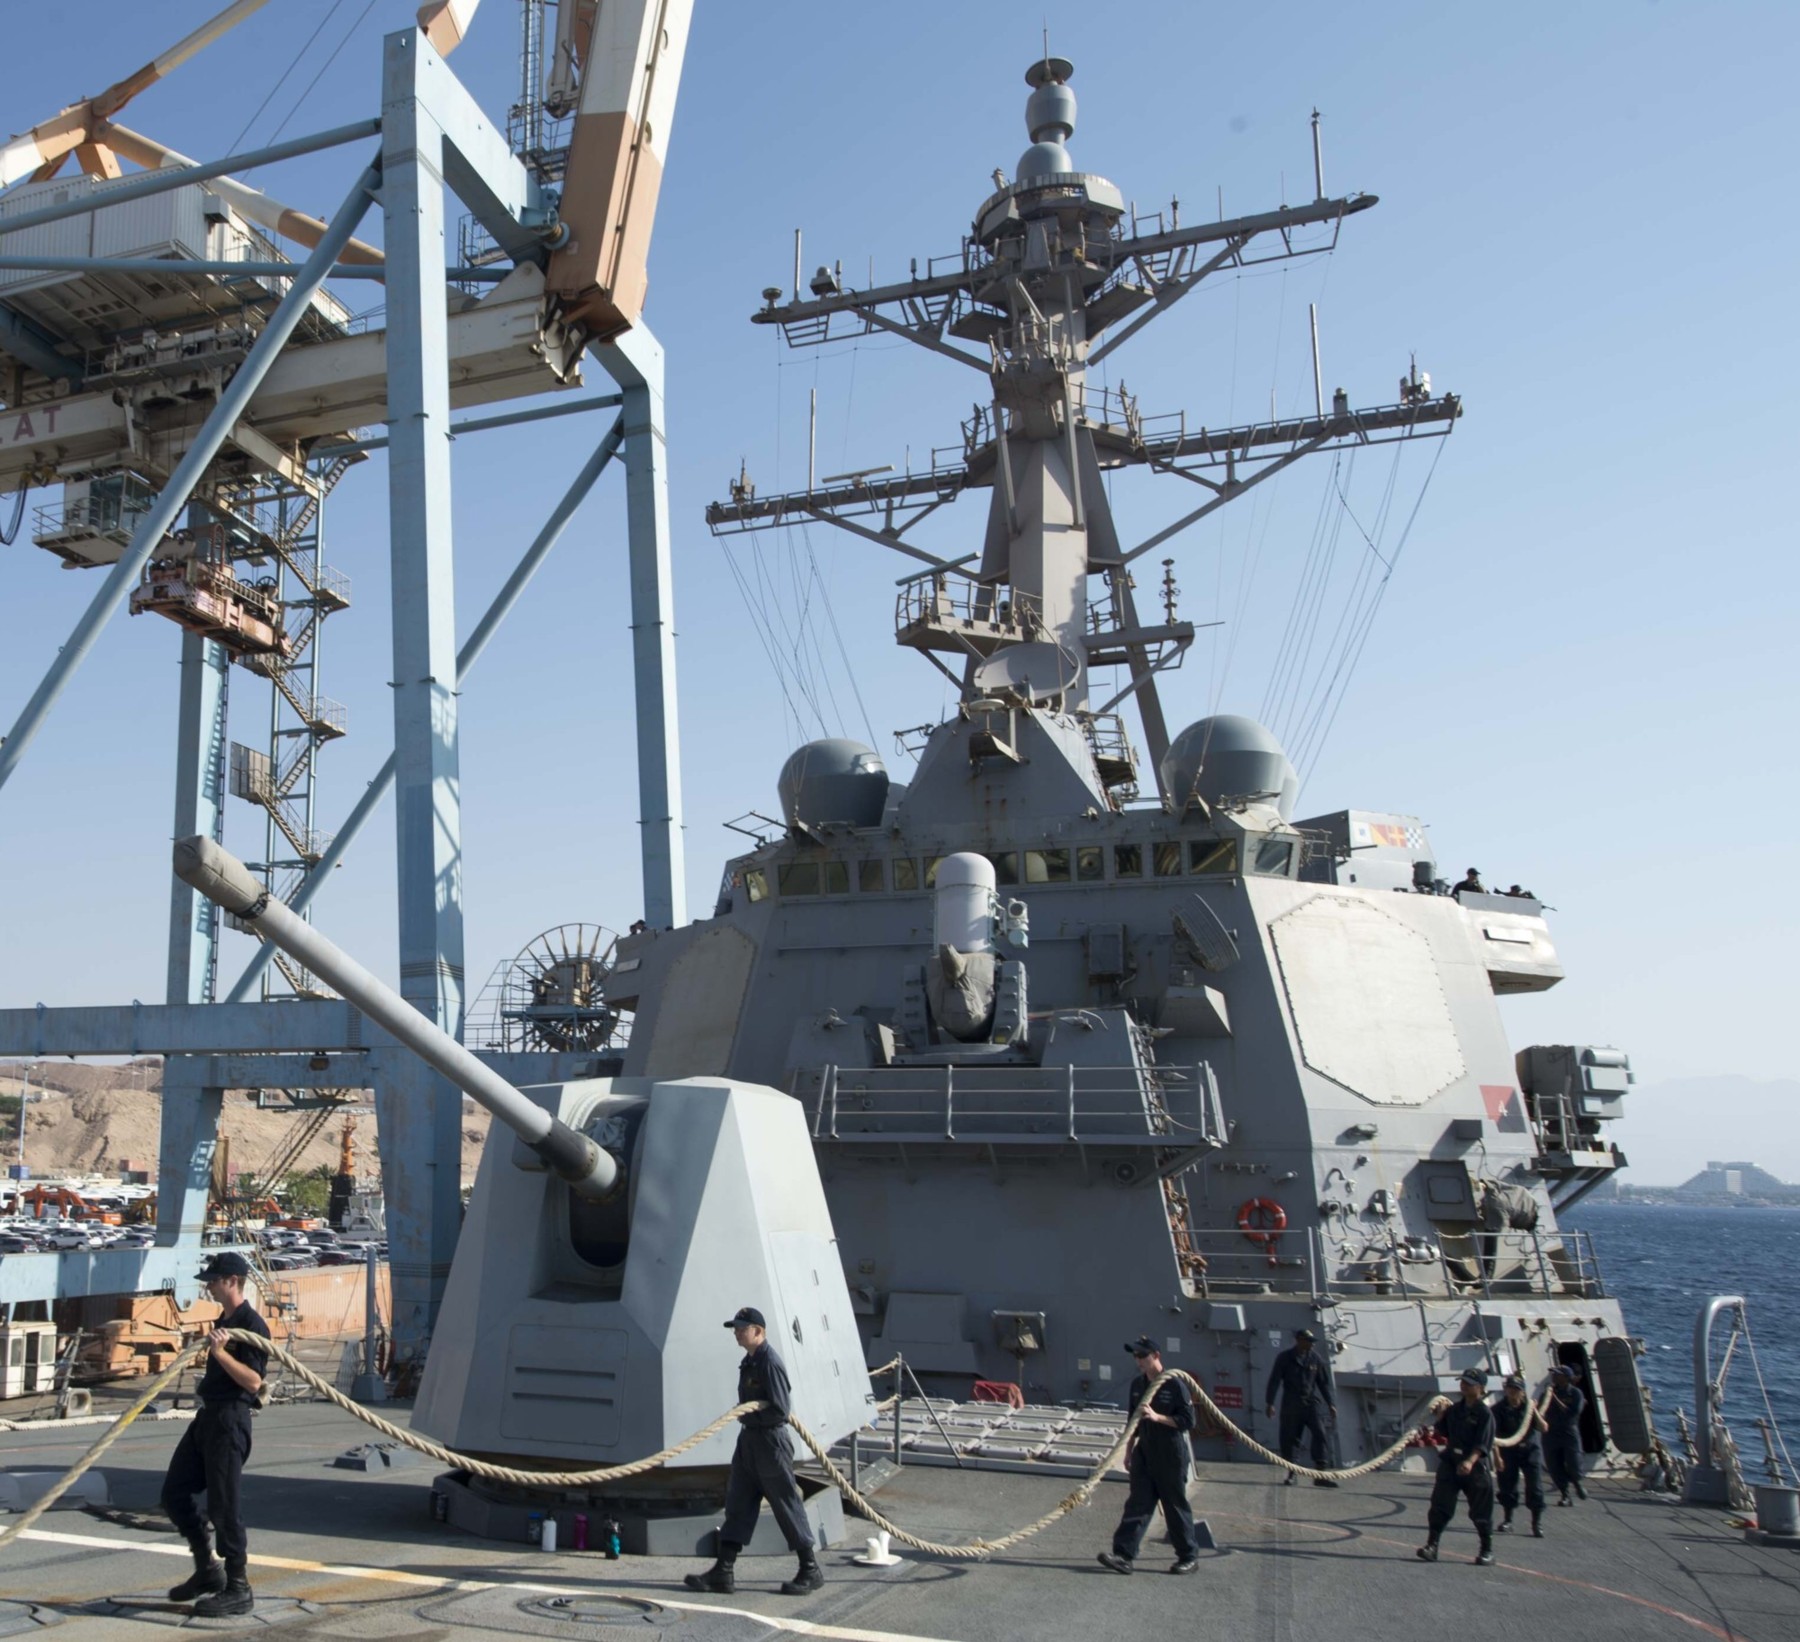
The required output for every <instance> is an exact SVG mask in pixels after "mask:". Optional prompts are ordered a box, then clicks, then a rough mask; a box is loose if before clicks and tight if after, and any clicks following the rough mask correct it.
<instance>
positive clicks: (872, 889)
mask: <svg viewBox="0 0 1800 1642" xmlns="http://www.w3.org/2000/svg"><path fill="white" fill-rule="evenodd" d="M856 887H857V888H858V889H859V890H861V891H862V892H863V894H864V895H878V894H880V892H881V891H882V890H884V889H886V888H887V871H886V868H885V865H884V863H882V862H880V861H858V862H857V863H856Z"/></svg>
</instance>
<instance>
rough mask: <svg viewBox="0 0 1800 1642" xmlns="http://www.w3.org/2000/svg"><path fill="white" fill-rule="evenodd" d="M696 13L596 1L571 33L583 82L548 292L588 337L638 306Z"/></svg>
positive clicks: (681, 3) (603, 333)
mask: <svg viewBox="0 0 1800 1642" xmlns="http://www.w3.org/2000/svg"><path fill="white" fill-rule="evenodd" d="M586 9H587V8H586V7H585V6H583V7H581V8H580V10H581V12H582V13H585V12H586ZM693 10H694V7H693V0H599V3H598V4H597V5H595V6H594V7H593V11H592V19H593V20H592V24H591V27H590V28H589V30H588V32H587V34H586V36H585V43H582V42H583V37H582V36H581V34H580V32H579V29H577V31H576V41H577V47H576V54H577V56H578V57H579V60H580V63H579V66H580V76H581V79H580V88H579V92H578V94H577V100H576V104H575V122H574V127H573V130H572V131H571V133H570V137H569V159H568V167H567V170H566V172H565V174H564V181H563V197H562V205H561V207H560V211H561V216H562V220H563V224H564V226H565V227H566V228H567V230H568V237H567V239H566V240H565V241H564V243H563V244H562V245H561V247H560V248H559V249H557V250H556V251H555V252H553V253H552V255H551V258H550V266H549V268H548V269H547V270H546V274H545V291H546V295H547V296H548V297H549V298H550V299H551V301H552V302H554V303H555V304H556V305H557V307H558V308H559V309H560V311H561V315H562V318H563V320H564V322H565V323H566V324H568V325H569V326H571V327H579V328H581V329H583V330H585V331H586V332H587V334H588V335H589V337H591V338H594V339H599V340H604V339H605V338H607V337H609V336H616V335H617V334H618V333H619V332H620V331H624V330H629V329H630V328H631V326H632V325H633V324H635V323H636V321H637V319H638V316H639V315H640V314H641V313H642V312H643V307H644V294H645V291H646V289H647V287H648V285H649V273H648V268H647V259H648V255H649V250H650V231H651V228H652V227H653V226H654V224H655V221H656V198H657V194H658V193H659V192H660V190H661V188H662V174H663V164H664V160H665V157H666V155H667V152H668V143H669V129H670V126H671V125H672V124H673V123H674V117H675V96H676V92H677V91H678V90H679V88H680V84H681V63H682V57H683V55H684V54H685V52H686V50H687V36H688V25H689V23H690V21H691V19H692V17H693ZM558 43H559V46H560V45H561V44H562V41H561V40H560V38H559V42H558ZM562 55H563V54H562V52H561V51H559V52H558V57H559V59H560V58H561V57H562ZM560 69H562V65H561V63H560V61H559V63H558V64H556V65H553V67H552V74H553V75H555V74H556V73H557V72H559V70H560ZM563 71H565V72H566V70H563Z"/></svg>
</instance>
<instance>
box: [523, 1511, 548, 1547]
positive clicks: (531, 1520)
mask: <svg viewBox="0 0 1800 1642" xmlns="http://www.w3.org/2000/svg"><path fill="white" fill-rule="evenodd" d="M543 1537H544V1513H543V1512H542V1511H533V1512H532V1513H531V1515H530V1516H528V1517H526V1519H525V1542H526V1543H527V1544H528V1545H537V1544H540V1543H541V1542H542V1540H543Z"/></svg>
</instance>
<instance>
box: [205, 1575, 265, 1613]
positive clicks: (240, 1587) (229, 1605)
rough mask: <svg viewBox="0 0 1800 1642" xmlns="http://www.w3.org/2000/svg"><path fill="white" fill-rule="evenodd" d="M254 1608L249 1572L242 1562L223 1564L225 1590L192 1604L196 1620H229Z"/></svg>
mask: <svg viewBox="0 0 1800 1642" xmlns="http://www.w3.org/2000/svg"><path fill="white" fill-rule="evenodd" d="M255 1607H256V1598H255V1597H254V1596H252V1595H251V1594H250V1570H249V1569H248V1567H246V1566H245V1564H243V1563H242V1562H228V1563H226V1564H225V1588H224V1590H222V1591H218V1592H216V1593H214V1594H213V1595H212V1596H207V1597H202V1598H201V1599H200V1600H199V1601H198V1602H196V1603H195V1604H194V1617H195V1618H196V1619H229V1618H232V1617H233V1616H234V1615H237V1614H247V1613H250V1612H252V1611H253V1610H254V1609H255Z"/></svg>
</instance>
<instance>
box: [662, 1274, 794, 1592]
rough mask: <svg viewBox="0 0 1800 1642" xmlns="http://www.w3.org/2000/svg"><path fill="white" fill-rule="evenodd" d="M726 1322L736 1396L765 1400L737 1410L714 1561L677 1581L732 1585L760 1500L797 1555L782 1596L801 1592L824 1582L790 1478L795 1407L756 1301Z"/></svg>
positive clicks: (693, 1587)
mask: <svg viewBox="0 0 1800 1642" xmlns="http://www.w3.org/2000/svg"><path fill="white" fill-rule="evenodd" d="M725 1326H726V1327H727V1328H728V1329H730V1330H731V1331H732V1333H733V1334H734V1335H735V1336H736V1338H737V1343H738V1345H739V1346H740V1347H741V1348H742V1349H743V1353H744V1359H743V1361H742V1362H740V1363H739V1364H738V1387H737V1400H738V1401H739V1402H741V1403H749V1402H761V1403H766V1404H767V1405H768V1406H767V1407H765V1408H760V1409H757V1410H755V1411H754V1412H752V1413H749V1414H740V1415H739V1416H738V1425H739V1427H740V1428H741V1429H740V1430H739V1431H738V1440H737V1448H736V1450H735V1451H734V1452H733V1453H732V1456H731V1475H730V1477H729V1478H728V1479H727V1480H726V1483H725V1520H724V1522H723V1523H721V1524H720V1526H719V1556H718V1560H717V1561H716V1562H714V1563H713V1565H712V1566H711V1567H710V1568H708V1569H707V1570H706V1571H705V1572H704V1573H699V1574H689V1575H688V1576H687V1577H686V1578H685V1579H684V1580H683V1581H682V1583H683V1584H684V1585H686V1586H687V1588H688V1589H689V1590H690V1591H718V1592H720V1593H722V1594H725V1595H729V1594H730V1593H731V1592H733V1591H735V1590H736V1589H737V1559H738V1552H739V1551H741V1550H742V1549H743V1548H744V1547H745V1546H746V1545H748V1544H749V1543H750V1536H751V1535H752V1534H753V1533H755V1532H756V1518H757V1514H758V1512H760V1511H761V1510H762V1502H763V1501H764V1500H765V1499H766V1500H767V1501H768V1502H769V1510H770V1513H771V1514H772V1515H773V1516H774V1518H775V1521H776V1524H777V1525H778V1526H779V1527H780V1529H781V1533H782V1537H783V1538H784V1539H786V1540H787V1542H788V1548H789V1549H790V1550H791V1551H792V1552H793V1553H794V1554H795V1556H797V1557H798V1558H799V1559H800V1569H799V1572H798V1573H796V1574H795V1575H794V1577H793V1578H792V1579H790V1580H787V1581H785V1582H784V1583H783V1585H782V1587H781V1591H782V1594H783V1595H784V1596H804V1595H805V1594H806V1593H807V1592H808V1591H816V1590H817V1589H818V1588H819V1587H820V1586H821V1585H823V1584H824V1583H825V1575H824V1574H823V1573H822V1572H821V1571H820V1568H819V1559H818V1556H817V1554H816V1553H815V1552H814V1550H813V1540H812V1531H811V1530H810V1529H809V1528H808V1527H807V1525H806V1505H805V1502H804V1501H802V1499H801V1498H800V1485H799V1483H797V1482H796V1481H795V1480H794V1444H793V1439H792V1438H791V1437H789V1436H788V1431H787V1420H788V1415H789V1413H790V1412H791V1411H792V1409H793V1406H794V1396H793V1390H792V1388H791V1386H790V1385H789V1383H788V1371H787V1365H786V1364H785V1363H783V1362H782V1360H781V1358H780V1357H779V1356H778V1355H777V1354H776V1351H775V1348H774V1347H773V1346H772V1345H770V1344H769V1333H768V1323H767V1321H766V1320H765V1319H764V1317H763V1314H762V1313H761V1312H760V1311H758V1310H757V1309H756V1307H755V1306H740V1307H739V1308H738V1311H737V1314H736V1315H735V1316H733V1317H730V1318H727V1319H726V1322H725Z"/></svg>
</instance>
